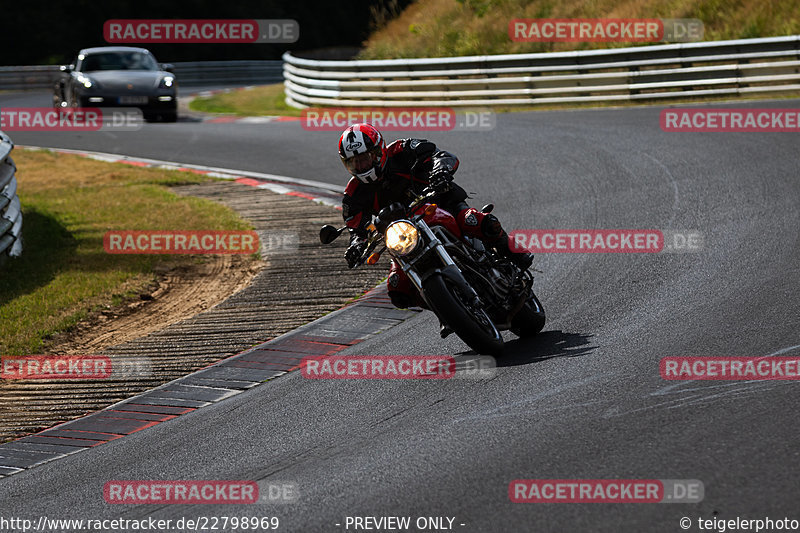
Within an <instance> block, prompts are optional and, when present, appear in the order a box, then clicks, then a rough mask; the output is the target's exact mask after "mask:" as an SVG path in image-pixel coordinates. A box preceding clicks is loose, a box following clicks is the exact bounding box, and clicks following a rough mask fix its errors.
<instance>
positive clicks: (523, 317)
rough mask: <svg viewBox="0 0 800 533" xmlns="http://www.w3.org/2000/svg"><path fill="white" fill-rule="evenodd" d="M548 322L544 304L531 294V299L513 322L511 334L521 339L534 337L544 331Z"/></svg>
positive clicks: (515, 316)
mask: <svg viewBox="0 0 800 533" xmlns="http://www.w3.org/2000/svg"><path fill="white" fill-rule="evenodd" d="M546 321H547V317H546V316H545V313H544V307H542V303H541V302H540V301H539V298H537V297H536V295H535V294H533V293H532V292H531V297H530V298H528V301H527V302H525V304H524V305H523V306H522V309H520V310H519V312H518V313H517V314H516V315H514V318H513V319H512V320H511V332H512V333H513V334H514V335H516V336H517V337H520V338H525V337H533V336H534V335H536V334H537V333H539V332H540V331H542V328H543V327H544V323H545V322H546Z"/></svg>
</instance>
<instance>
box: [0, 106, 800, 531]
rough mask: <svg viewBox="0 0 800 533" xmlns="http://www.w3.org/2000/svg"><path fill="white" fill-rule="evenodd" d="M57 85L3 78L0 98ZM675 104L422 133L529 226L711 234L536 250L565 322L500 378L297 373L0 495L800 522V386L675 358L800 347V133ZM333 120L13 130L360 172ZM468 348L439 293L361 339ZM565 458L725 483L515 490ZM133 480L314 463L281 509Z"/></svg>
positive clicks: (669, 527) (650, 521) (483, 197)
mask: <svg viewBox="0 0 800 533" xmlns="http://www.w3.org/2000/svg"><path fill="white" fill-rule="evenodd" d="M37 98H39V99H44V100H43V101H41V102H40V103H35V102H36V101H37V100H36V99H37ZM46 98H47V95H45V94H43V93H42V94H39V93H29V94H26V95H23V96H17V95H13V94H11V95H9V94H5V95H0V105H4V106H8V105H17V106H21V105H46V103H47V100H46ZM22 102H25V103H22ZM798 104H800V101H797V100H783V101H780V102H760V103H748V104H745V105H746V106H747V107H784V108H786V107H797V106H798ZM728 107H736V106H735V105H733V106H730V105H729V106H728ZM660 110H661V108H659V107H647V108H627V109H604V110H579V111H553V112H538V113H515V114H508V115H501V116H499V117H498V118H497V129H495V130H494V131H491V132H441V133H431V134H426V136H427V137H429V138H431V139H432V140H434V141H435V142H437V144H439V145H440V146H441V147H443V148H446V149H448V150H450V151H452V152H454V153H456V154H458V155H459V156H460V158H461V162H462V164H461V168H460V170H459V172H458V175H457V179H458V181H459V183H461V184H462V185H463V186H464V187H465V188H466V189H467V190H468V191H474V192H475V193H476V194H475V199H474V200H473V204H474V205H476V206H479V205H480V204H482V203H485V202H489V201H491V202H494V203H495V204H496V205H497V209H496V211H495V213H496V214H497V215H498V216H499V217H500V218H501V220H502V221H503V222H504V225H505V226H506V227H507V228H509V229H524V228H652V229H684V230H696V231H700V232H702V233H703V234H704V236H705V242H704V248H703V249H702V250H700V251H698V252H695V253H685V254H679V253H662V254H656V255H653V254H539V255H538V256H537V261H536V264H535V266H536V268H538V269H540V270H542V271H543V273H542V274H539V275H538V276H537V278H536V287H537V293H538V294H539V296H540V298H541V299H542V301H543V303H544V305H545V307H546V309H547V311H548V317H549V319H548V324H547V325H546V326H545V331H544V332H543V333H542V334H541V336H540V337H538V338H536V339H534V340H526V341H521V340H514V337H513V336H511V335H508V336H507V340H508V341H509V342H508V343H507V350H506V351H507V353H506V355H505V356H504V357H503V358H502V359H500V360H499V361H498V364H499V365H500V367H499V368H498V371H497V373H496V375H495V376H494V377H491V378H489V379H484V380H445V381H406V380H403V381H399V380H398V381H343V380H328V381H325V380H321V381H318V380H306V379H304V378H303V377H302V376H301V375H300V374H298V373H292V374H289V375H286V376H283V377H281V378H280V379H277V380H275V381H274V382H271V383H268V384H266V385H264V386H260V387H257V388H255V389H253V390H250V391H248V392H245V393H243V394H240V395H238V396H236V397H234V398H231V399H230V400H228V401H225V402H221V403H219V404H215V405H213V406H210V407H208V408H204V409H201V410H199V411H197V412H195V413H191V414H189V415H186V416H182V417H180V418H178V419H175V420H173V421H170V422H168V423H163V424H160V425H158V426H157V427H155V428H152V429H150V430H147V431H143V432H140V433H135V434H133V435H131V436H129V437H127V438H125V439H121V440H119V441H115V442H111V443H108V444H106V445H103V446H101V447H98V448H96V449H90V450H88V451H85V452H82V453H79V454H76V455H73V456H70V457H67V458H65V459H61V460H59V461H56V462H54V463H50V464H45V465H43V466H40V467H36V468H33V469H31V470H29V471H26V472H22V473H20V474H17V475H14V476H11V477H9V478H6V479H3V480H1V481H0V494H2V503H0V515H2V516H22V517H27V518H34V519H35V518H36V517H38V516H40V515H46V516H48V517H50V518H84V519H86V518H119V517H121V518H129V519H133V518H141V517H147V516H154V517H159V518H173V519H176V518H179V517H181V516H185V517H198V516H213V515H217V516H220V515H227V516H232V515H238V516H278V517H279V518H280V520H281V527H280V530H283V531H344V530H345V528H344V524H345V522H344V521H345V517H347V516H411V517H412V524H413V520H415V519H416V517H419V516H442V517H455V521H454V526H453V528H454V529H455V530H457V531H463V532H471V531H556V532H559V531H683V529H681V527H680V526H679V520H680V519H681V518H682V517H689V518H691V519H692V520H693V523H692V525H691V527H690V529H689V531H697V530H699V528H698V523H697V519H698V518H701V517H702V518H704V519H712V518H714V517H716V518H718V519H731V518H736V517H742V518H750V519H758V518H762V519H763V518H765V517H770V518H772V519H778V518H784V517H788V518H794V519H796V520H800V506H798V497H800V488H799V487H800V484H798V482H797V480H798V478H800V460H798V458H799V456H798V452H797V447H796V443H797V442H798V437H800V424H798V422H797V411H798V408H800V394H798V392H799V391H798V388H797V387H798V384H797V383H796V382H777V381H772V382H714V381H705V382H702V381H701V382H696V381H695V382H671V381H664V380H662V378H661V377H660V375H659V368H658V367H659V360H660V359H661V358H662V357H665V356H766V355H770V354H773V355H774V354H777V353H781V354H783V355H797V353H798V351H800V327H798V326H800V319H799V318H798V317H800V303H799V302H800V247H798V237H797V230H798V227H800V207H798V206H800V183H799V181H798V176H797V171H798V167H800V156H799V155H798V136H797V134H792V133H770V134H757V133H737V134H734V133H715V134H712V133H694V134H686V133H664V132H662V131H661V130H660V128H659V121H658V118H659V111H660ZM418 135H420V134H418ZM395 136H400V134H392V133H387V137H390V138H392V137H395ZM336 137H337V134H336V133H309V132H305V131H303V130H302V129H301V128H300V126H299V124H298V123H296V122H294V123H291V122H290V123H271V124H261V125H242V124H209V123H202V122H192V121H181V122H178V123H176V124H148V125H146V126H145V127H144V128H143V129H142V130H141V131H139V132H133V133H124V134H123V133H118V134H104V133H92V134H81V135H74V134H57V133H23V132H17V133H12V138H13V139H14V141H15V142H16V143H17V144H30V145H44V146H53V147H63V148H78V149H81V148H82V149H87V150H95V151H101V152H113V153H122V154H126V155H134V156H142V157H152V158H157V159H166V160H172V161H180V162H187V163H197V164H206V165H213V166H218V167H231V168H237V169H243V170H255V171H261V172H271V173H275V174H283V175H289V176H294V177H298V178H306V179H314V180H320V181H327V182H331V183H341V184H344V182H345V176H344V170H343V169H342V168H341V165H340V164H339V162H338V160H337V156H336V154H335V151H334V143H335V141H336ZM19 177H20V180H24V169H20V171H19ZM56 178H57V177H56ZM466 351H467V347H466V346H465V345H464V344H463V343H462V342H460V341H459V340H458V339H456V338H455V337H454V336H452V337H450V338H449V339H447V340H446V341H442V340H440V339H439V338H438V335H437V330H436V327H435V320H433V317H432V315H430V314H429V313H422V314H420V315H419V316H417V317H416V318H414V319H411V320H409V321H407V322H405V323H404V324H402V325H400V326H397V327H395V328H393V329H391V330H389V331H388V332H386V333H383V334H381V335H379V336H377V337H375V338H373V339H371V340H368V341H366V342H364V343H362V344H360V345H358V346H357V347H355V348H353V349H351V351H350V352H351V353H359V354H460V353H465V352H466ZM547 478H555V479H602V478H608V479H696V480H700V481H702V482H703V484H704V487H705V497H704V500H703V501H702V502H701V503H696V504H643V503H639V504H599V503H591V504H579V503H571V504H566V503H562V504H516V503H511V502H510V501H509V496H508V486H509V482H511V481H512V480H514V479H547ZM126 479H127V480H135V479H153V480H156V479H157V480H169V479H243V480H265V481H274V482H281V481H284V482H293V483H296V484H297V487H298V490H299V494H300V497H299V500H298V501H297V502H296V503H292V504H283V505H273V506H267V505H261V504H258V505H249V506H238V507H237V506H191V505H187V506H180V505H163V506H159V505H139V506H132V505H109V504H107V503H105V502H104V500H103V497H102V493H103V485H104V483H105V482H107V481H109V480H126ZM445 523H446V522H445ZM336 524H341V526H337V525H336ZM461 524H464V525H461ZM413 530H416V529H414V528H412V531H413ZM350 531H353V529H352V527H351V529H350Z"/></svg>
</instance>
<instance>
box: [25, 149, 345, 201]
mask: <svg viewBox="0 0 800 533" xmlns="http://www.w3.org/2000/svg"><path fill="white" fill-rule="evenodd" d="M17 148H22V149H24V150H50V151H52V152H56V153H60V154H72V155H78V156H81V157H87V158H89V159H95V160H97V161H105V162H107V163H122V164H125V165H132V166H137V167H144V168H161V169H164V170H178V171H182V172H192V173H194V174H202V175H204V176H209V177H212V178H221V179H226V180H231V181H234V182H236V183H241V184H243V185H250V186H251V187H256V188H258V189H267V190H270V191H272V192H274V193H277V194H286V195H289V196H298V197H300V198H306V199H308V200H312V201H314V202H318V203H320V204H324V205H328V206H331V207H333V208H335V209H339V210H341V209H342V203H341V197H342V193H343V192H344V185H343V186H341V187H339V186H336V185H332V184H330V183H323V182H321V181H313V180H305V179H301V178H292V177H289V176H280V175H277V174H267V173H263V172H252V171H249V170H235V169H230V168H220V167H209V166H205V165H194V164H190V163H177V162H174V161H162V160H159V159H148V158H143V157H132V156H127V155H121V154H108V153H104V152H90V151H86V150H71V149H68V148H48V147H43V146H18V147H17Z"/></svg>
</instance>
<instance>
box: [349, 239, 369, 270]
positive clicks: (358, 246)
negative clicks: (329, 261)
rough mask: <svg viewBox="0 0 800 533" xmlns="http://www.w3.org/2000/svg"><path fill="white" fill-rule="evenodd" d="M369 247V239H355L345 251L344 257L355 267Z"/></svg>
mask: <svg viewBox="0 0 800 533" xmlns="http://www.w3.org/2000/svg"><path fill="white" fill-rule="evenodd" d="M366 247H367V241H365V240H363V239H353V241H352V242H351V243H350V246H349V247H348V248H347V251H346V252H345V253H344V258H345V259H347V266H348V267H349V268H353V267H354V266H356V263H358V260H359V259H360V258H361V254H363V253H364V249H365V248H366Z"/></svg>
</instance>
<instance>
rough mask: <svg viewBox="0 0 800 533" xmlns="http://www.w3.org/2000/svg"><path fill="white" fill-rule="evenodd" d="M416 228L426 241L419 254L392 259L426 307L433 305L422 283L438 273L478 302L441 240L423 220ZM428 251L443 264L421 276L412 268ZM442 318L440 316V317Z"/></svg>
mask: <svg viewBox="0 0 800 533" xmlns="http://www.w3.org/2000/svg"><path fill="white" fill-rule="evenodd" d="M417 228H418V229H419V230H420V232H422V233H423V234H424V235H425V239H426V241H427V245H426V247H425V248H426V249H425V250H423V251H422V252H421V253H420V254H418V255H417V256H416V257H414V258H413V259H411V260H410V261H406V260H405V259H403V258H401V257H395V258H394V260H395V261H397V262H398V263H399V264H400V267H401V268H402V269H403V271H404V272H405V274H406V275H407V276H408V278H409V279H410V280H411V283H413V284H414V286H415V287H416V288H417V291H418V292H419V294H420V295H421V296H422V298H423V299H424V300H425V302H426V303H427V304H428V307H429V308H431V309H433V308H434V307H433V306H432V305H431V302H430V301H429V300H428V297H427V295H426V294H425V291H424V290H423V288H422V284H423V283H424V282H425V281H426V280H427V279H428V278H429V277H431V276H433V275H436V274H439V275H442V276H444V277H446V278H447V279H449V280H451V281H452V282H453V283H454V284H455V285H456V286H457V287H458V288H459V289H461V290H462V291H463V294H465V295H466V296H468V297H469V299H470V301H471V302H472V303H476V301H477V302H478V303H479V302H480V298H479V297H478V293H476V292H475V289H473V288H472V285H470V284H469V283H468V282H467V280H466V279H465V278H464V274H463V273H462V272H461V270H460V269H459V268H458V265H456V263H455V261H453V258H452V257H450V254H449V253H447V250H445V248H444V246H443V245H442V242H441V241H440V240H439V239H438V238H437V237H436V235H435V234H434V233H433V231H431V229H430V228H429V227H428V225H427V224H426V223H425V222H424V221H420V222H419V223H418V224H417ZM430 253H435V254H436V255H437V256H439V259H441V261H442V263H443V265H444V266H442V267H439V268H434V269H431V270H428V271H427V272H425V273H423V274H422V275H421V276H420V275H419V274H418V273H417V272H416V271H415V270H414V264H415V263H416V262H417V261H418V260H419V259H421V258H422V257H423V256H425V255H428V254H430ZM440 318H442V317H440Z"/></svg>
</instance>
